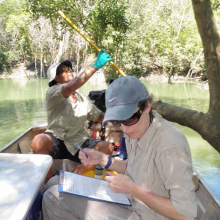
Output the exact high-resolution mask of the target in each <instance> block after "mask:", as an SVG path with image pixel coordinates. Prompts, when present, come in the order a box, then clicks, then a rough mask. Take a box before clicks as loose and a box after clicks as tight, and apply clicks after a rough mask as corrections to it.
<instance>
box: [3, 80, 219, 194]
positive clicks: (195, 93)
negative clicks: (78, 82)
mask: <svg viewBox="0 0 220 220" xmlns="http://www.w3.org/2000/svg"><path fill="white" fill-rule="evenodd" d="M145 85H146V86H147V88H148V90H149V92H150V93H152V94H153V95H154V99H155V100H158V99H160V100H162V101H164V102H167V103H170V104H173V105H179V106H183V107H186V108H190V109H194V110H197V111H202V112H206V111H207V110H208V104H209V92H208V91H207V90H203V89H200V88H197V87H196V86H194V85H182V84H173V85H167V84H155V83H154V84H153V83H149V82H145ZM0 88H1V89H0V121H1V124H0V132H1V135H0V148H1V147H3V146H4V145H5V144H7V143H8V142H9V141H11V140H12V139H14V138H15V137H17V136H18V135H19V134H21V133H22V132H24V131H25V130H26V129H28V128H29V127H30V126H31V125H33V124H36V123H38V122H39V121H46V112H45V103H44V99H45V92H46V90H47V88H48V80H45V79H44V80H37V79H35V80H28V81H27V80H26V81H21V80H19V81H14V80H0ZM104 88H106V85H101V86H97V85H92V84H91V83H89V82H87V83H86V84H85V85H84V86H83V87H82V88H81V89H80V90H81V92H83V93H84V94H88V93H89V91H90V90H96V89H100V90H101V89H104ZM177 126H178V127H180V129H181V130H182V131H183V132H184V134H185V135H186V136H187V139H188V141H189V144H190V148H191V151H192V157H193V166H194V168H195V169H196V170H197V171H198V172H199V173H200V174H201V176H202V177H203V178H204V179H205V181H206V182H207V183H208V185H209V186H210V187H211V189H212V190H213V191H214V192H215V194H216V195H217V196H218V197H219V198H220V190H219V187H218V185H217V184H218V183H219V182H220V155H219V153H218V152H216V150H214V149H213V148H212V147H211V146H210V145H209V144H208V143H207V142H206V141H204V140H203V139H202V138H201V137H200V135H198V134H197V133H196V132H195V131H193V130H191V129H189V128H187V127H183V126H180V125H177Z"/></svg>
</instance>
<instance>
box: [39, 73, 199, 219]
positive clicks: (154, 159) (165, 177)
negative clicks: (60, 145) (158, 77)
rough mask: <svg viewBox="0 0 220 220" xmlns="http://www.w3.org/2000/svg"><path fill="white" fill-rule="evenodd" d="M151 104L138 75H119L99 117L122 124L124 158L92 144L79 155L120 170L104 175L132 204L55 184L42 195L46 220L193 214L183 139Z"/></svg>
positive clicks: (193, 199)
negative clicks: (80, 194)
mask: <svg viewBox="0 0 220 220" xmlns="http://www.w3.org/2000/svg"><path fill="white" fill-rule="evenodd" d="M151 106H152V100H151V97H150V95H149V93H148V91H147V89H146V87H145V86H144V84H143V83H142V82H140V80H138V79H137V78H135V77H132V76H125V77H121V78H118V79H117V80H115V81H114V82H113V83H112V84H111V85H110V86H109V88H108V89H107V91H106V109H107V110H106V114H105V117H104V120H103V121H104V122H109V121H110V122H111V123H113V124H114V125H117V126H120V128H121V129H122V131H123V132H124V133H125V141H126V148H127V153H128V160H127V161H118V160H114V159H113V158H111V157H110V156H108V155H106V154H104V153H101V152H98V151H95V150H92V149H84V152H80V154H79V158H80V159H81V162H82V163H83V164H85V165H90V164H100V165H102V166H103V167H104V168H105V169H110V170H115V171H117V172H118V173H119V174H118V175H114V174H111V173H110V172H109V176H107V177H106V178H105V180H106V181H108V182H109V184H110V187H111V188H112V190H113V191H114V192H116V193H125V194H126V195H127V197H128V199H129V200H130V202H131V204H132V207H127V206H122V205H116V204H110V203H104V202H97V201H93V200H89V199H87V198H81V197H76V196H73V195H68V194H62V193H58V192H57V186H52V187H51V188H50V189H49V190H48V191H46V193H45V194H44V198H43V215H44V220H47V219H81V220H83V219H85V220H89V219H92V220H102V219H103V220H104V219H115V220H116V219H128V220H138V219H139V220H140V219H142V220H165V219H178V220H186V219H188V220H192V219H195V218H196V216H197V200H196V195H195V192H194V188H195V186H194V183H193V181H192V173H193V171H192V161H191V153H190V149H189V146H188V143H187V140H186V138H185V136H184V135H183V134H182V133H181V132H180V130H179V129H178V128H176V127H175V126H174V125H173V124H172V123H170V122H168V121H166V120H165V119H163V118H162V117H161V116H160V115H159V114H158V113H157V112H156V111H152V109H151ZM85 154H87V155H88V156H89V158H87V157H86V155H85ZM79 204H80V205H79Z"/></svg>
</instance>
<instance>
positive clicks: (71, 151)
mask: <svg viewBox="0 0 220 220" xmlns="http://www.w3.org/2000/svg"><path fill="white" fill-rule="evenodd" d="M111 60H113V59H112V58H109V54H107V53H105V52H104V51H103V50H101V51H100V52H99V54H98V57H97V59H96V61H95V63H94V64H93V65H92V66H89V67H87V68H86V69H85V70H82V71H81V72H80V73H79V74H78V75H77V76H75V77H73V71H72V64H71V62H70V61H69V60H65V61H63V62H61V63H54V64H52V65H51V66H50V67H49V69H48V71H47V75H48V78H49V79H50V81H49V89H48V90H47V92H46V110H47V121H48V127H47V129H46V132H44V133H42V134H39V135H37V136H35V137H34V139H33V141H32V149H33V152H34V153H35V154H49V155H51V156H52V157H53V159H69V160H72V161H75V162H80V160H79V159H78V152H79V149H80V148H85V147H89V148H94V149H96V150H99V151H102V152H105V153H107V154H111V153H112V151H113V147H112V144H111V143H109V142H105V141H100V140H95V139H88V137H87V133H86V131H85V129H84V125H85V122H86V120H92V121H95V122H99V123H102V120H103V117H104V113H102V112H101V111H100V110H99V109H98V108H97V107H96V106H95V105H93V104H92V102H91V101H90V100H89V98H88V97H87V96H85V95H83V94H82V93H80V92H79V91H78V90H77V89H79V88H80V87H81V86H83V85H84V84H85V83H86V82H87V81H88V80H89V79H90V77H91V76H92V75H93V74H94V73H95V72H96V71H97V70H98V69H100V68H101V67H102V66H104V65H105V64H106V63H107V62H109V61H111ZM89 169H92V167H91V166H84V165H79V166H78V167H77V168H76V169H75V171H74V172H76V173H83V172H86V171H87V170H89ZM51 176H52V170H50V171H49V173H48V175H47V177H46V179H49V178H50V177H51Z"/></svg>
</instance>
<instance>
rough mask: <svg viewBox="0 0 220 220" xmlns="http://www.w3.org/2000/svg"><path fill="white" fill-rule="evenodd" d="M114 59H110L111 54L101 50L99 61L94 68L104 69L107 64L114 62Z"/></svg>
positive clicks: (97, 60)
mask: <svg viewBox="0 0 220 220" xmlns="http://www.w3.org/2000/svg"><path fill="white" fill-rule="evenodd" d="M112 60H113V58H109V54H108V53H105V52H104V50H100V51H99V54H98V56H97V59H96V61H95V63H94V64H92V66H94V67H96V68H97V69H100V68H101V67H103V66H104V65H105V64H106V63H107V62H109V61H112Z"/></svg>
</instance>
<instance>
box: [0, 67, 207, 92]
mask: <svg viewBox="0 0 220 220" xmlns="http://www.w3.org/2000/svg"><path fill="white" fill-rule="evenodd" d="M18 78H27V79H31V78H38V75H37V71H34V70H30V69H27V67H26V66H25V65H24V64H23V63H21V64H18V65H16V66H15V67H14V68H13V69H12V70H11V72H10V73H9V72H4V73H3V74H1V75H0V79H18ZM140 79H141V80H142V81H147V82H155V83H162V84H167V83H168V75H166V74H155V73H154V74H149V75H147V76H146V77H141V78H140ZM90 81H91V82H93V83H94V84H100V83H105V75H104V72H103V71H101V70H99V71H98V72H97V74H95V75H94V76H93V77H92V78H91V80H90ZM171 83H172V84H178V83H181V84H182V83H192V84H195V85H196V86H197V87H200V88H203V89H206V90H208V89H209V85H208V81H202V80H201V78H200V77H196V78H187V79H186V77H184V76H178V75H174V76H172V77H171Z"/></svg>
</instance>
